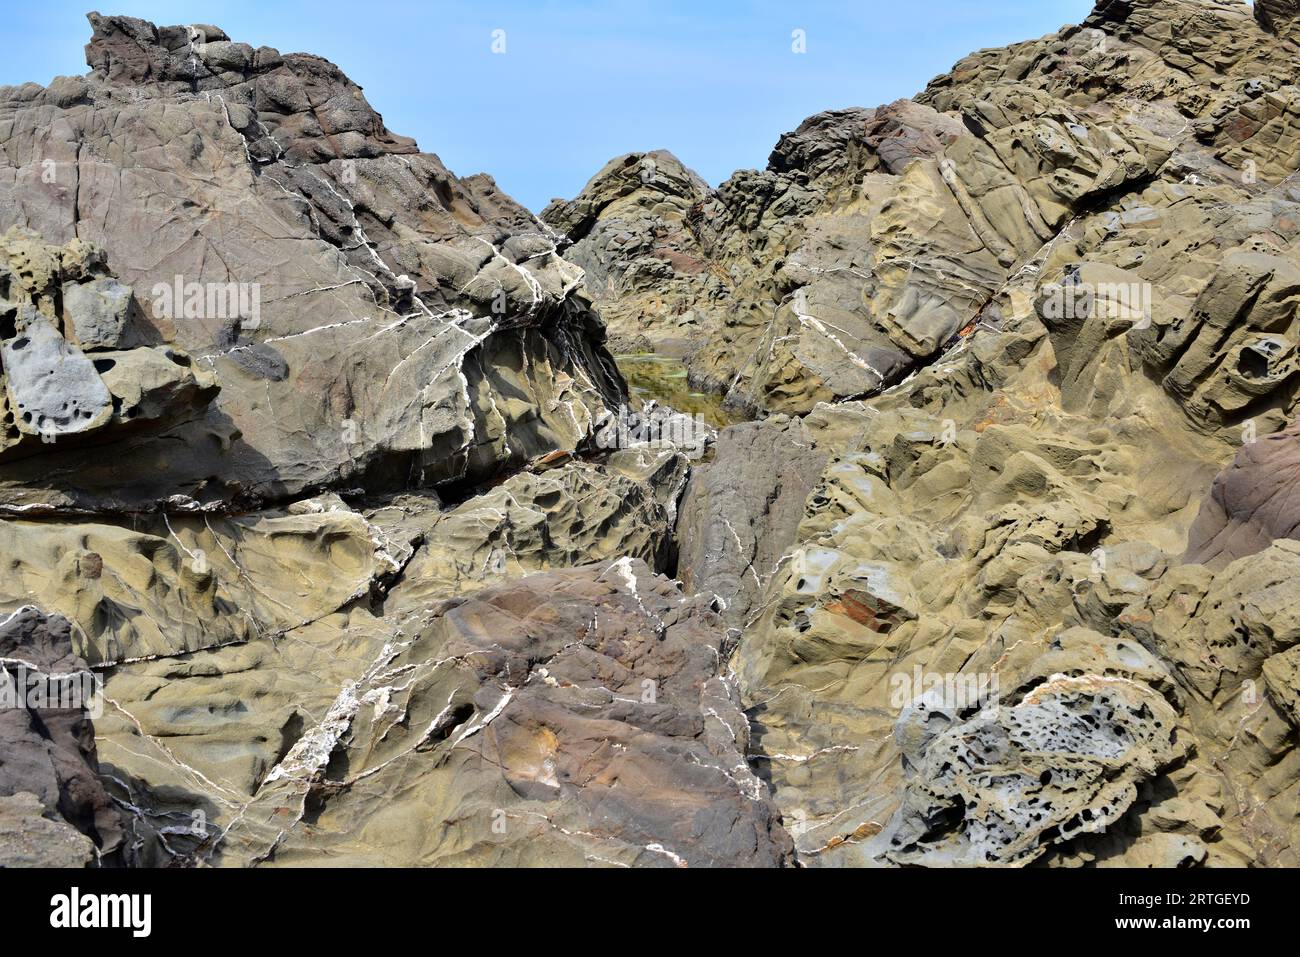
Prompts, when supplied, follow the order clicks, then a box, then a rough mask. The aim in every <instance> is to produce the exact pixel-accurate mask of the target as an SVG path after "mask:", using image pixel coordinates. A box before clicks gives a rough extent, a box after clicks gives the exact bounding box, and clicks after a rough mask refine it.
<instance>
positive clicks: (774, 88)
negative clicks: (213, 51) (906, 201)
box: [0, 0, 1093, 210]
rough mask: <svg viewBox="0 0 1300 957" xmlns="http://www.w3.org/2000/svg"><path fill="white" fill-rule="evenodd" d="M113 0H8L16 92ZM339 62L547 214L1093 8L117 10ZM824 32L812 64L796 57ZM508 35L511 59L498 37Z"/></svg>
mask: <svg viewBox="0 0 1300 957" xmlns="http://www.w3.org/2000/svg"><path fill="white" fill-rule="evenodd" d="M92 2H94V0H73V2H69V0H43V2H41V3H23V4H8V5H7V6H8V9H7V10H6V13H5V18H6V31H5V32H6V36H5V40H6V43H5V56H4V57H3V58H0V84H6V83H22V82H25V81H28V80H34V81H36V82H38V83H42V84H43V83H48V82H49V80H50V79H51V78H52V77H54V76H57V75H59V74H79V73H84V72H85V71H86V66H85V56H84V53H83V50H82V47H83V45H84V44H85V42H86V40H87V39H89V35H90V27H89V24H87V23H86V21H85V19H84V14H85V13H86V10H87V9H88V8H89V5H90V4H91V3H92ZM101 2H102V3H103V4H104V5H103V6H101V7H100V12H102V13H106V14H107V13H123V14H129V15H131V16H137V17H143V18H145V19H147V20H152V21H154V22H155V23H188V22H201V23H214V24H216V25H217V26H219V27H221V28H222V29H223V30H225V31H226V32H227V33H228V34H230V36H231V37H232V38H233V39H235V40H241V41H243V42H246V43H251V44H252V45H253V46H260V45H263V44H265V45H267V46H272V47H276V48H277V49H279V50H280V51H281V52H285V53H288V52H293V51H307V52H310V53H316V54H319V55H320V56H324V57H327V58H328V59H330V60H333V61H334V62H335V63H337V64H338V65H339V66H340V67H342V68H343V70H344V72H346V73H347V74H348V75H349V76H350V77H352V79H353V80H354V81H356V82H357V83H359V84H360V85H361V86H362V87H364V88H365V92H366V97H367V99H369V101H370V103H371V105H372V106H374V107H375V109H377V110H379V112H380V113H382V114H383V115H384V120H385V122H386V123H387V125H388V127H389V128H390V129H392V130H394V131H395V132H397V133H401V134H404V135H406V136H414V137H415V138H416V140H417V141H418V142H419V144H420V147H421V148H422V149H424V150H426V151H429V152H433V153H437V154H438V155H439V156H440V157H441V158H442V160H443V162H444V163H446V164H447V166H449V167H450V168H451V169H452V170H453V171H455V172H456V173H457V174H459V175H462V176H463V175H468V174H470V173H476V172H480V171H485V172H488V173H491V174H492V175H493V176H494V177H495V178H496V180H497V182H498V183H499V184H500V185H501V187H502V188H503V189H505V190H506V191H507V192H509V193H510V194H512V195H513V196H514V197H515V198H517V199H519V200H520V201H521V202H523V203H524V205H526V206H528V207H530V208H531V209H533V210H540V209H541V207H542V206H544V205H545V204H546V202H547V201H548V200H549V199H550V198H551V197H553V196H563V197H566V198H567V197H570V196H572V195H574V194H575V193H576V192H577V191H578V190H580V189H581V188H582V186H583V184H584V183H585V182H586V181H587V180H588V179H589V178H590V177H591V176H592V174H594V173H595V172H596V171H597V170H598V169H600V167H601V166H603V165H604V163H605V162H606V161H607V160H608V159H610V158H611V157H613V156H616V155H618V154H620V153H626V152H629V151H631V150H645V149H669V150H672V152H674V153H675V154H677V156H678V157H680V158H681V159H682V161H683V162H685V163H686V164H687V165H688V166H691V167H693V168H694V169H695V170H696V171H697V172H699V173H700V175H702V176H703V177H704V178H705V179H707V180H708V181H709V182H710V183H713V184H715V185H716V184H717V183H718V182H720V181H721V180H723V179H726V178H727V177H728V176H729V175H730V174H731V173H732V171H733V170H736V169H741V168H746V167H762V166H763V165H764V164H765V163H766V162H767V155H768V153H769V152H770V151H771V149H772V146H773V145H774V144H775V143H776V139H777V137H778V136H779V135H780V134H781V133H783V132H785V131H787V130H791V129H794V127H795V126H797V125H798V124H799V122H800V121H801V120H802V119H803V118H804V117H805V116H808V115H810V114H812V113H816V112H819V111H820V110H826V109H833V108H836V107H843V106H874V105H876V104H878V103H885V102H889V101H890V100H894V99H897V98H899V97H901V96H910V95H912V94H913V93H915V92H917V91H918V90H920V89H922V88H923V87H924V86H925V83H926V82H927V81H928V80H929V79H930V78H931V77H932V76H934V75H935V74H936V73H941V72H944V71H946V70H947V69H948V68H949V67H950V66H951V65H952V64H953V63H954V62H956V61H957V60H958V59H960V58H961V57H962V56H964V55H966V54H967V53H969V52H971V51H972V50H976V49H979V48H982V47H990V46H1002V45H1004V44H1006V43H1010V42H1014V41H1017V40H1027V39H1031V38H1034V37H1038V36H1041V35H1043V34H1045V33H1050V32H1052V31H1054V30H1056V29H1058V28H1059V27H1061V26H1062V25H1064V24H1066V23H1077V22H1079V21H1080V20H1082V19H1083V18H1084V17H1085V16H1087V14H1088V12H1089V10H1090V9H1091V8H1092V6H1093V4H1092V0H912V2H910V3H909V2H897V0H835V2H821V0H803V2H795V0H787V2H777V0H733V2H721V0H659V2H651V0H531V2H524V0H477V2H475V0H424V2H418V0H369V2H364V3H361V2H357V0H349V2H338V0H310V2H307V0H301V2H296V0H290V2H282V3H273V2H270V0H260V2H258V0H232V2H213V0H208V2H189V0H179V2H177V0H171V2H156V0H101ZM796 29H801V30H803V31H804V32H805V36H806V46H807V52H806V53H804V54H795V53H793V52H792V51H791V45H792V41H791V33H792V31H794V30H796ZM494 30H504V31H505V53H504V54H494V53H493V52H492V33H493V31H494Z"/></svg>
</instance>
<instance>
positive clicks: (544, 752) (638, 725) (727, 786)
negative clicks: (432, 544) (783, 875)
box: [192, 558, 790, 867]
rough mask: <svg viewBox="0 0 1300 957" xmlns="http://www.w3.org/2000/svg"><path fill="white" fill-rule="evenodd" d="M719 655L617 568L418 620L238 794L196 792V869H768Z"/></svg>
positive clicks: (503, 592) (777, 843)
mask: <svg viewBox="0 0 1300 957" xmlns="http://www.w3.org/2000/svg"><path fill="white" fill-rule="evenodd" d="M732 637H733V633H731V632H729V631H728V629H727V628H726V627H725V625H724V624H723V623H722V621H721V620H720V619H719V618H718V617H717V615H716V612H715V611H714V607H713V605H712V602H711V600H710V599H707V598H704V597H696V598H687V597H686V596H684V595H683V594H682V593H681V592H680V591H679V590H678V588H677V587H676V586H675V585H674V584H673V583H671V582H669V581H667V580H666V579H663V578H661V577H659V576H656V575H655V574H653V572H651V571H650V569H649V568H648V567H647V566H646V565H645V564H644V563H642V562H639V561H633V560H631V559H627V558H621V559H618V560H617V561H614V562H606V563H603V564H600V565H592V566H586V567H584V568H578V569H568V570H565V571H558V572H549V573H545V574H541V575H535V576H530V577H526V578H522V579H519V580H517V581H512V582H508V583H505V584H502V585H498V586H493V587H490V588H487V589H484V590H482V591H480V592H478V593H477V594H475V595H472V596H468V597H465V598H460V599H453V600H451V601H448V602H444V603H441V604H439V605H436V606H435V607H433V608H432V609H430V610H429V612H428V613H427V614H426V615H424V616H422V620H421V621H420V622H418V623H417V624H416V625H415V626H414V627H413V628H412V629H411V630H410V631H407V632H405V633H403V634H401V635H398V636H396V637H395V638H394V639H393V640H391V641H389V642H386V643H385V644H384V645H383V647H382V648H379V649H376V652H377V653H376V654H375V657H374V658H373V659H372V660H371V661H370V662H369V663H368V665H367V666H366V667H365V668H364V669H363V670H359V671H358V672H356V673H355V677H354V678H353V679H352V680H350V681H348V682H347V683H346V684H344V685H343V686H342V687H341V688H340V689H339V692H338V695H337V697H336V698H334V700H333V701H332V702H330V703H329V705H328V709H327V710H324V711H323V713H321V714H320V715H318V723H316V724H314V725H313V726H311V727H310V728H308V729H307V730H306V731H305V732H304V733H303V734H302V735H301V736H300V737H298V738H297V740H296V741H295V742H294V743H293V745H292V746H291V747H289V748H288V749H287V750H286V751H283V752H282V754H281V756H280V759H279V761H278V762H277V763H276V764H275V765H274V766H273V767H271V768H269V769H268V771H267V773H266V774H265V775H264V776H263V778H262V780H261V782H260V785H259V786H258V787H257V788H256V790H255V792H254V793H252V794H251V795H250V794H249V793H247V792H245V793H244V794H243V795H242V796H241V795H237V794H233V793H220V792H218V791H216V790H215V789H213V788H211V787H209V788H208V789H207V794H208V795H209V796H210V797H211V800H212V802H213V804H215V805H216V806H217V807H218V809H219V817H218V818H217V819H216V820H214V821H213V824H214V826H215V827H217V828H220V829H221V833H222V839H221V841H220V843H219V845H217V846H216V847H215V848H209V849H206V853H207V854H208V855H209V856H210V859H211V860H212V862H213V863H222V864H244V863H250V862H267V863H274V864H289V865H303V864H312V863H316V864H325V863H328V864H335V865H339V864H357V863H381V864H392V865H396V864H408V865H414V864H419V865H431V864H470V863H474V864H484V863H492V864H513V865H521V864H528V865H542V864H550V865H582V864H604V865H624V866H633V865H638V866H641V865H644V866H678V867H683V866H700V865H721V864H728V865H745V866H773V865H779V864H781V863H783V862H786V861H788V860H789V854H790V844H789V838H788V837H786V836H785V835H784V832H782V831H781V830H780V828H779V825H778V824H777V821H776V816H775V814H774V811H773V808H772V806H771V804H770V802H769V800H768V798H767V797H766V794H765V789H764V786H763V784H762V782H761V781H760V780H759V779H758V778H757V777H755V776H754V774H753V772H752V771H751V770H750V769H749V766H748V765H747V764H746V762H745V757H744V754H745V750H746V746H747V734H748V731H747V725H746V722H745V720H744V716H743V713H742V712H741V711H740V708H739V704H738V699H737V697H736V691H735V687H734V682H733V681H732V680H730V679H729V678H728V677H727V676H725V675H719V674H718V662H719V658H720V657H725V655H726V652H727V650H728V648H727V646H728V642H729V641H730V640H732ZM192 780H195V781H197V780H199V778H197V776H196V777H195V778H192ZM201 853H202V850H201Z"/></svg>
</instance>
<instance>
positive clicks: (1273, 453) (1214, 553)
mask: <svg viewBox="0 0 1300 957" xmlns="http://www.w3.org/2000/svg"><path fill="white" fill-rule="evenodd" d="M1298 490H1300V431H1298V430H1297V427H1296V426H1295V425H1292V426H1289V427H1288V428H1286V429H1284V430H1283V431H1281V432H1275V433H1274V434H1272V435H1267V436H1264V437H1263V438H1257V439H1256V440H1255V441H1253V442H1248V443H1246V444H1245V445H1243V446H1242V448H1241V451H1240V452H1238V453H1237V457H1236V458H1235V459H1234V460H1233V462H1232V464H1231V465H1229V466H1228V467H1227V468H1226V469H1224V470H1223V471H1222V472H1220V473H1219V474H1218V475H1217V476H1216V477H1215V479H1214V485H1213V486H1212V487H1211V489H1210V494H1209V495H1208V496H1206V499H1205V501H1204V502H1203V503H1202V504H1201V510H1200V512H1199V513H1198V514H1197V516H1196V521H1195V522H1194V523H1193V525H1192V528H1191V531H1190V532H1189V533H1188V544H1187V556H1186V558H1187V561H1189V562H1196V563H1198V564H1201V565H1208V566H1210V567H1211V568H1221V567H1223V566H1224V565H1226V564H1228V563H1229V562H1231V561H1233V560H1234V559H1237V558H1244V557H1246V556H1247V555H1254V554H1256V553H1257V552H1260V551H1263V550H1264V549H1265V548H1267V547H1268V546H1269V545H1270V544H1272V543H1273V541H1274V540H1275V539H1279V538H1300V498H1298V497H1297V491H1298Z"/></svg>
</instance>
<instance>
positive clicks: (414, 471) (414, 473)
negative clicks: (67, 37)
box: [0, 14, 623, 509]
mask: <svg viewBox="0 0 1300 957" xmlns="http://www.w3.org/2000/svg"><path fill="white" fill-rule="evenodd" d="M90 20H91V24H92V27H93V28H94V32H93V36H92V37H91V40H90V43H89V44H88V45H87V48H86V54H87V62H88V63H89V65H90V66H91V72H90V73H89V74H88V75H87V76H86V77H84V78H68V77H63V78H59V79H58V80H56V81H55V82H54V83H52V84H51V85H50V86H49V87H48V88H41V87H38V86H36V85H34V84H27V85H25V86H21V87H7V88H5V89H3V90H2V91H0V130H2V131H3V135H2V137H0V147H2V148H3V155H4V163H3V166H0V222H3V223H6V224H15V223H16V224H18V225H21V226H23V227H25V228H27V229H28V230H31V231H32V232H34V233H36V234H38V235H40V236H41V237H42V238H43V239H44V240H45V241H46V242H51V243H59V244H62V243H67V242H82V243H94V244H96V245H97V246H98V247H100V248H102V249H103V250H104V253H105V255H106V257H107V263H108V265H109V266H110V267H111V268H112V270H113V272H114V274H115V275H116V276H117V277H118V278H119V279H120V280H121V282H122V283H124V284H126V285H128V286H130V287H132V289H134V290H135V294H136V299H137V302H138V303H139V305H140V307H141V310H142V313H143V322H144V324H145V325H146V326H147V327H149V328H151V329H152V330H153V331H154V336H155V337H156V338H157V339H159V340H161V341H166V342H168V343H171V344H173V345H174V346H175V347H176V348H177V349H179V350H184V352H185V353H188V354H189V355H190V356H193V357H194V359H193V365H194V366H195V367H196V368H198V369H202V370H203V372H204V373H206V374H210V375H211V376H212V377H214V378H215V380H216V381H217V383H218V384H219V385H220V387H221V391H220V394H219V395H218V396H217V398H216V400H215V402H214V403H213V404H212V406H211V407H210V408H209V409H208V410H207V414H206V416H201V417H197V418H195V419H194V420H193V421H191V422H188V423H184V424H181V425H177V426H175V427H173V428H171V429H169V430H167V432H166V435H165V437H164V439H163V440H162V441H161V442H160V441H159V440H158V439H157V438H156V437H155V436H133V437H130V438H128V439H125V440H123V442H122V444H121V448H122V456H115V457H112V459H110V460H104V459H103V458H101V457H88V456H87V455H85V454H83V453H80V452H75V451H73V452H65V451H64V450H63V448H61V447H60V446H58V445H56V446H55V447H54V448H53V449H44V450H42V451H43V453H44V454H42V455H41V457H40V460H41V461H40V468H39V469H38V468H37V467H36V466H35V465H33V466H32V467H30V468H16V469H7V470H4V473H3V474H0V503H7V504H8V505H9V506H10V507H20V506H32V505H41V504H44V505H49V506H54V507H68V506H70V505H76V506H78V507H82V508H85V507H90V508H104V507H117V506H118V505H119V504H125V505H126V506H128V507H131V508H135V509H147V508H150V507H152V506H153V503H154V502H156V501H157V500H159V499H164V498H167V497H168V496H170V495H185V496H188V497H190V498H193V499H195V500H197V501H201V502H204V503H218V502H221V503H225V502H231V501H234V500H239V501H240V502H242V503H245V504H247V503H248V502H250V501H252V502H259V501H260V502H266V501H268V500H280V499H285V498H290V497H299V496H301V495H303V494H304V493H308V494H309V493H311V492H314V491H317V490H319V489H321V488H324V487H330V486H333V487H337V488H349V487H354V486H355V485H356V484H360V483H364V484H365V485H366V486H367V487H368V488H371V489H372V490H375V491H380V490H398V489H402V488H406V487H410V486H428V485H433V484H439V483H447V482H461V481H468V482H472V481H479V480H482V479H484V478H486V477H489V476H491V475H492V474H494V473H495V472H497V471H498V470H500V469H503V468H518V467H519V466H521V465H524V464H526V463H527V462H528V461H529V460H530V459H532V458H535V457H537V456H540V455H544V454H547V453H550V452H553V451H556V450H569V451H572V450H574V449H575V448H577V447H578V446H580V445H583V444H584V443H587V442H589V441H590V439H591V437H592V435H593V434H594V432H595V430H596V429H597V428H598V427H599V425H600V423H601V421H602V419H603V418H604V417H605V416H606V415H607V414H608V412H609V410H610V409H611V408H613V407H616V406H617V405H618V404H619V402H620V400H621V396H622V392H623V383H622V379H621V377H620V376H619V375H618V373H617V370H616V369H615V368H614V367H613V364H612V362H610V360H609V357H608V355H607V353H606V352H605V350H604V347H603V345H602V342H603V338H604V335H603V329H602V326H601V323H600V321H599V319H598V318H596V317H595V315H594V314H593V313H592V311H591V309H590V308H589V304H588V300H587V299H586V297H585V294H584V293H583V292H582V291H581V289H580V288H579V287H580V280H581V273H580V271H579V270H578V269H577V268H576V267H574V266H573V265H572V264H570V263H568V262H566V261H565V260H563V259H561V258H560V257H559V256H558V255H557V254H556V252H555V244H554V241H553V237H552V236H551V234H550V231H549V230H548V229H547V227H545V226H544V225H543V224H542V223H540V222H539V221H537V220H536V219H534V218H533V217H532V216H531V215H530V214H529V213H528V212H527V211H526V210H524V209H522V208H521V207H520V206H518V205H517V204H515V203H514V202H513V201H511V200H510V199H509V198H508V197H506V196H504V195H503V194H501V193H500V192H499V191H498V190H497V189H496V187H495V185H494V184H493V183H492V181H491V180H490V179H489V178H488V177H486V176H482V175H480V176H475V177H470V178H468V179H465V180H460V179H457V178H456V177H454V176H452V175H451V173H449V172H448V171H447V170H446V168H445V167H444V166H443V165H442V164H441V163H440V162H439V160H438V159H437V157H436V156H433V155H431V154H426V153H420V152H418V150H417V148H416V146H415V144H414V143H413V142H412V141H410V140H409V139H405V138H403V137H399V136H396V135H394V134H392V133H390V132H389V131H388V130H387V129H386V128H385V127H384V124H383V121H382V119H381V118H380V116H379V114H378V113H376V112H375V111H374V110H373V109H371V108H370V106H369V104H367V102H366V100H365V98H364V97H363V96H362V94H361V91H360V88H359V87H357V86H356V85H355V84H353V83H352V82H351V81H350V80H349V79H348V78H347V77H345V76H343V74H342V73H341V72H339V70H338V69H337V68H336V67H334V66H333V65H332V64H330V63H328V62H327V61H325V60H322V59H320V58H318V57H314V56H310V55H307V54H287V55H283V56H282V55H281V54H279V53H278V52H277V51H275V50H273V49H271V48H269V47H261V48H258V49H253V48H252V47H250V46H248V45H247V44H241V43H237V42H234V41H231V40H229V39H227V38H226V37H225V34H224V33H222V32H221V31H220V30H219V29H217V28H215V27H200V28H194V29H191V28H189V27H155V26H154V25H153V24H150V23H147V22H145V21H142V20H135V19H132V18H129V17H112V16H99V15H98V14H93V15H91V17H90ZM47 131H48V133H47ZM114 131H125V132H123V133H122V134H121V135H119V134H118V133H116V132H114ZM74 305H76V306H77V308H79V309H82V310H83V312H82V318H83V319H88V315H87V314H86V313H85V311H84V306H85V303H84V302H83V301H81V300H78V299H74ZM92 311H93V309H92ZM101 311H102V310H101ZM56 315H57V313H52V314H49V315H48V316H47V317H48V318H51V319H53V318H55V317H56ZM72 324H73V326H74V328H75V327H76V326H75V322H73V323H72ZM89 334H91V335H92V336H93V337H98V341H99V342H103V339H102V335H101V334H99V333H89ZM83 344H84V343H83ZM99 347H100V346H99V345H96V346H95V347H94V348H99ZM87 348H91V347H90V346H87ZM178 354H179V353H178ZM139 458H145V459H149V460H152V461H153V462H154V463H155V471H156V474H155V475H153V476H151V478H150V481H149V482H147V483H143V482H140V481H139V480H138V476H136V475H133V474H132V473H131V471H130V470H129V469H125V468H123V467H122V466H121V465H120V464H119V463H120V462H121V461H122V459H139Z"/></svg>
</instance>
